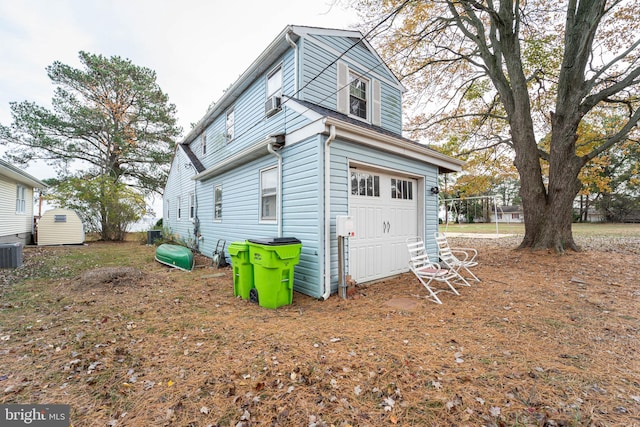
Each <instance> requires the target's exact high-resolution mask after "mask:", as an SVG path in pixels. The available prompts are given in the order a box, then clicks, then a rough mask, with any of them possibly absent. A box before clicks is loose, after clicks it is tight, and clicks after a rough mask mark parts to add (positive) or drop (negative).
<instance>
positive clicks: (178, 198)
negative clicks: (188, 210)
mask: <svg viewBox="0 0 640 427" xmlns="http://www.w3.org/2000/svg"><path fill="white" fill-rule="evenodd" d="M176 218H177V219H180V196H178V197H177V198H176Z"/></svg>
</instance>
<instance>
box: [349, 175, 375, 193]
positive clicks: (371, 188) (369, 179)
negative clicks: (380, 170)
mask: <svg viewBox="0 0 640 427" xmlns="http://www.w3.org/2000/svg"><path fill="white" fill-rule="evenodd" d="M351 194H352V195H354V196H367V197H380V176H379V175H373V174H370V173H366V172H357V171H351Z"/></svg>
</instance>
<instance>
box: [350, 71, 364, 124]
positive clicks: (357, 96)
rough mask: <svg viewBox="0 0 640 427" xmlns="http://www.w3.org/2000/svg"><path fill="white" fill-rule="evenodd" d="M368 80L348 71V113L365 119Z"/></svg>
mask: <svg viewBox="0 0 640 427" xmlns="http://www.w3.org/2000/svg"><path fill="white" fill-rule="evenodd" d="M368 85H369V82H368V80H366V79H364V78H362V77H360V76H358V75H357V74H355V73H352V72H350V73H349V114H351V115H353V116H356V117H360V118H361V119H365V120H367V86H368Z"/></svg>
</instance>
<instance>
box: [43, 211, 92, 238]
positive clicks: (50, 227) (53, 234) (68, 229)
mask: <svg viewBox="0 0 640 427" xmlns="http://www.w3.org/2000/svg"><path fill="white" fill-rule="evenodd" d="M37 236H38V246H46V245H79V244H82V243H84V225H83V224H82V220H81V219H80V216H78V214H77V213H76V212H75V211H73V210H71V209H62V208H56V209H51V210H49V211H46V212H45V213H44V215H42V218H40V221H38V235H37Z"/></svg>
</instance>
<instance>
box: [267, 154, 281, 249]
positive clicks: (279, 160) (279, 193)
mask: <svg viewBox="0 0 640 427" xmlns="http://www.w3.org/2000/svg"><path fill="white" fill-rule="evenodd" d="M273 144H274V143H273V142H270V143H269V144H267V151H268V152H269V153H271V154H273V155H274V156H276V158H277V159H278V183H277V184H276V185H277V188H278V194H277V200H276V218H278V237H282V156H281V155H280V154H278V153H276V151H275V150H274V149H273Z"/></svg>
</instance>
